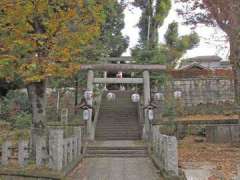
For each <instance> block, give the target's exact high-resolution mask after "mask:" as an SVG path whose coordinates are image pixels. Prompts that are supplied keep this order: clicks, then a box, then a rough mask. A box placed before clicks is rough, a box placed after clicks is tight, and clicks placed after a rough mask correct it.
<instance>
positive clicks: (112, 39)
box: [83, 0, 129, 63]
mask: <svg viewBox="0 0 240 180" xmlns="http://www.w3.org/2000/svg"><path fill="white" fill-rule="evenodd" d="M124 8H125V5H124V4H123V3H118V1H117V0H114V1H111V2H110V3H108V4H106V5H105V6H104V11H105V13H106V19H105V23H103V25H102V28H101V35H100V37H99V38H98V39H97V40H96V41H94V42H93V43H92V44H91V45H90V46H88V47H86V49H85V50H84V52H83V58H86V59H87V60H88V63H92V62H94V61H97V60H100V58H101V57H109V56H110V57H119V56H121V54H122V53H123V52H125V51H126V49H127V48H128V44H129V38H128V37H124V36H123V34H122V32H121V31H122V30H123V28H124V13H123V11H124ZM91 61H92V62H91Z"/></svg>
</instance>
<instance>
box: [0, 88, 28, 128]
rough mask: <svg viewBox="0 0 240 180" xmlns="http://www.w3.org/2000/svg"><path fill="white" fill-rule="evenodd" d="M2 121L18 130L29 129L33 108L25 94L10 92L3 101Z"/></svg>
mask: <svg viewBox="0 0 240 180" xmlns="http://www.w3.org/2000/svg"><path fill="white" fill-rule="evenodd" d="M0 120H3V121H6V122H8V123H10V124H11V125H12V127H16V128H27V127H30V124H31V107H30V104H29V101H28V96H27V94H26V93H25V92H20V91H9V93H8V94H7V96H6V97H4V98H3V99H2V101H1V116H0Z"/></svg>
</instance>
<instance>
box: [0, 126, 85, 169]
mask: <svg viewBox="0 0 240 180" xmlns="http://www.w3.org/2000/svg"><path fill="white" fill-rule="evenodd" d="M82 129H83V128H82V127H74V132H73V135H71V136H70V137H67V138H65V137H64V129H50V130H49V136H48V137H38V138H37V139H36V157H35V160H36V161H35V164H36V166H37V167H48V168H49V169H52V170H55V171H61V172H63V173H64V174H65V173H67V172H69V171H70V170H71V169H72V168H74V167H75V165H76V164H77V163H78V162H79V161H80V160H81V158H82V147H83V143H82V131H83V130H82ZM17 144H18V145H17V146H13V143H11V142H10V141H6V142H4V143H3V144H2V145H1V165H2V166H6V165H9V163H10V162H11V161H12V160H13V159H14V160H15V161H17V162H18V164H19V165H20V166H21V167H24V166H27V165H28V163H29V160H30V159H29V157H30V150H31V149H30V148H29V147H30V144H29V141H19V142H18V143H17Z"/></svg>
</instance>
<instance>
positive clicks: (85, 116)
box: [83, 109, 90, 121]
mask: <svg viewBox="0 0 240 180" xmlns="http://www.w3.org/2000/svg"><path fill="white" fill-rule="evenodd" d="M89 118H90V112H89V110H88V109H85V110H84V111H83V120H84V121H87V120H89Z"/></svg>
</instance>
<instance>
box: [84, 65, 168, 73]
mask: <svg viewBox="0 0 240 180" xmlns="http://www.w3.org/2000/svg"><path fill="white" fill-rule="evenodd" d="M80 70H96V71H111V72H118V71H122V72H131V71H133V72H142V71H154V72H164V71H166V66H165V65H159V64H151V65H147V64H146V65H145V64H144V65H143V64H141V65H140V64H83V65H81V68H80Z"/></svg>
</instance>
